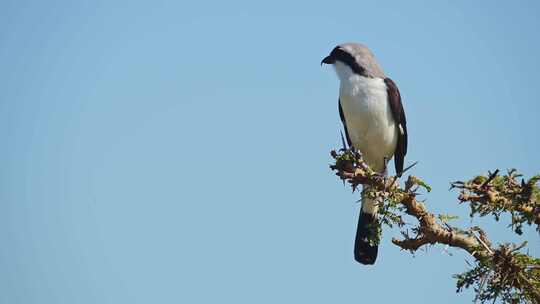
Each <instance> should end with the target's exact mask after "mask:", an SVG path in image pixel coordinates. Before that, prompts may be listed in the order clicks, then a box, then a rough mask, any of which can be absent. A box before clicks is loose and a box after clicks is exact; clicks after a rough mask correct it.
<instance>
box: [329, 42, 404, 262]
mask: <svg viewBox="0 0 540 304" xmlns="http://www.w3.org/2000/svg"><path fill="white" fill-rule="evenodd" d="M323 64H328V65H333V67H334V69H335V71H336V74H337V76H338V78H339V81H340V86H339V98H338V111H339V116H340V118H341V122H342V123H343V129H344V131H345V136H346V140H347V144H348V146H349V148H351V149H355V150H357V151H359V152H360V153H361V155H362V157H363V159H364V161H365V162H366V163H367V165H368V166H369V167H370V168H371V169H372V170H373V171H375V172H378V173H380V174H384V175H386V174H387V163H388V161H389V160H390V159H391V158H392V157H394V165H395V170H396V175H397V176H398V177H400V176H401V174H402V172H403V164H404V162H405V155H406V154H407V141H408V134H407V121H406V118H405V110H404V109H403V104H402V101H401V95H400V93H399V90H398V87H397V85H396V83H395V82H394V81H393V80H392V79H390V78H388V77H386V76H385V74H384V72H383V70H382V68H381V67H380V65H379V64H378V63H377V60H376V59H375V56H374V55H373V53H372V52H371V51H370V50H369V49H368V48H367V47H366V46H365V45H363V44H359V43H343V44H339V45H337V46H336V47H335V48H334V49H333V50H332V51H331V52H330V54H329V55H328V56H326V57H325V58H324V59H323V60H322V61H321V65H323ZM366 189H367V188H366V186H364V189H363V191H362V199H361V202H362V207H361V209H360V214H359V217H358V226H357V229H356V238H355V243H354V259H355V260H356V261H357V262H359V263H361V264H364V265H373V264H375V261H376V259H377V254H378V244H374V242H370V241H369V240H370V239H373V237H374V235H373V234H374V233H378V232H377V231H376V229H373V227H376V226H374V225H378V219H377V211H378V207H379V206H378V203H377V202H376V201H375V200H373V199H371V198H368V197H367V195H365V193H366Z"/></svg>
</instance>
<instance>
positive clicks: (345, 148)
mask: <svg viewBox="0 0 540 304" xmlns="http://www.w3.org/2000/svg"><path fill="white" fill-rule="evenodd" d="M339 134H341V145H342V146H343V148H341V149H342V150H343V151H345V150H347V145H346V144H345V138H344V137H343V131H341V130H339Z"/></svg>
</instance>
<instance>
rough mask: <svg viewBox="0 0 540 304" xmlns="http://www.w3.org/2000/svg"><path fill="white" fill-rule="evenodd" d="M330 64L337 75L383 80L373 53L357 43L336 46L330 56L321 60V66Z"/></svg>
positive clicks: (382, 74) (382, 73)
mask: <svg viewBox="0 0 540 304" xmlns="http://www.w3.org/2000/svg"><path fill="white" fill-rule="evenodd" d="M323 63H324V64H331V65H333V66H334V67H335V68H336V72H337V73H338V75H339V76H340V78H341V76H342V74H350V73H354V74H357V75H360V76H364V77H380V78H384V72H383V71H382V69H381V68H380V67H379V64H378V63H377V61H376V60H375V56H373V53H371V51H370V50H369V49H368V48H367V47H366V46H364V45H362V44H358V43H343V44H340V45H338V46H336V47H335V48H334V49H333V50H332V52H330V55H328V56H326V57H324V58H323V60H322V61H321V65H322V64H323Z"/></svg>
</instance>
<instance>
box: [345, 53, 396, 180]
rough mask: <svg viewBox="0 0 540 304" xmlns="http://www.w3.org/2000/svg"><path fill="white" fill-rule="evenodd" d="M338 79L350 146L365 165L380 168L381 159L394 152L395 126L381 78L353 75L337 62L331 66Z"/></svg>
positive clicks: (380, 170)
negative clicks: (361, 157) (361, 156)
mask: <svg viewBox="0 0 540 304" xmlns="http://www.w3.org/2000/svg"><path fill="white" fill-rule="evenodd" d="M334 66H335V67H336V72H337V74H338V76H339V78H340V80H341V85H340V90H339V98H340V100H341V107H342V109H343V114H344V116H345V122H346V124H347V130H348V132H349V136H350V138H351V141H352V144H353V146H354V147H355V148H356V149H358V150H360V152H361V153H362V155H363V156H364V159H365V160H366V162H367V163H368V164H369V166H370V167H371V168H372V169H373V170H375V171H378V172H382V171H383V170H384V159H385V157H386V158H387V160H390V158H391V157H392V156H393V155H394V151H395V150H396V144H397V137H398V133H397V132H398V129H397V126H396V124H395V121H394V118H393V116H392V111H391V109H390V104H389V103H388V99H387V92H386V84H385V83H384V80H383V79H381V78H368V77H363V76H359V75H356V74H354V73H352V71H350V69H349V68H348V67H347V66H345V65H344V64H342V63H340V62H336V64H335V65H334Z"/></svg>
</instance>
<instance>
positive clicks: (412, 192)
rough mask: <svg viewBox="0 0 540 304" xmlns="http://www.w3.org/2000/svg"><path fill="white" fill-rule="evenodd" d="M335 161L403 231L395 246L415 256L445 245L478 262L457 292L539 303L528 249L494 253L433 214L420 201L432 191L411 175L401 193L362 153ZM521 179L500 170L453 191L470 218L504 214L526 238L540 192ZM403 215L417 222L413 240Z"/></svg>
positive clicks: (539, 281)
mask: <svg viewBox="0 0 540 304" xmlns="http://www.w3.org/2000/svg"><path fill="white" fill-rule="evenodd" d="M331 155H332V157H333V158H334V159H335V164H333V165H331V166H330V167H331V169H332V170H334V171H335V172H336V175H337V176H338V177H340V178H341V179H342V180H343V181H346V182H348V183H349V184H350V185H351V187H352V189H353V191H354V190H355V189H357V187H358V186H359V185H369V186H370V187H366V188H364V191H368V193H364V195H369V196H370V197H372V198H375V199H377V200H378V202H379V206H380V208H379V211H378V213H379V219H380V222H381V223H382V224H386V225H388V226H390V227H392V226H393V225H397V226H398V227H400V228H402V232H401V234H402V235H403V238H402V239H398V238H393V239H392V243H394V244H395V245H397V246H399V247H401V248H402V249H405V250H408V251H411V252H414V251H416V250H418V249H419V248H420V247H422V246H425V245H433V244H437V243H438V244H445V245H448V246H452V247H457V248H461V249H463V250H465V251H467V252H468V253H469V254H470V255H472V256H473V257H474V258H475V260H476V267H474V268H473V269H472V270H469V271H467V272H464V273H462V274H458V275H456V276H455V277H456V278H457V289H458V291H461V290H463V289H464V288H469V287H470V286H474V288H475V291H476V293H477V294H476V300H480V301H481V302H482V303H484V302H487V301H495V300H496V299H497V298H499V299H501V300H503V301H504V302H505V303H520V302H521V303H540V259H537V258H534V257H530V256H528V255H526V254H523V253H520V252H519V250H520V249H521V248H522V247H524V246H525V244H522V245H521V246H516V245H511V244H501V245H499V246H498V247H493V246H492V244H491V242H490V241H489V239H488V237H487V234H486V233H485V232H484V231H483V230H482V229H481V228H479V227H472V228H469V229H468V230H462V229H459V228H457V227H453V226H450V225H449V224H448V223H447V220H449V219H452V218H453V217H452V216H448V215H438V216H435V215H434V214H433V213H430V212H429V211H428V210H427V209H426V207H425V205H424V204H423V203H422V202H420V201H418V199H417V195H418V191H419V190H420V189H425V190H426V191H427V192H429V191H431V188H430V187H429V186H428V185H427V184H426V183H425V182H424V181H422V180H421V179H419V178H417V177H415V176H412V175H411V176H409V177H408V178H407V180H406V181H405V184H404V186H403V187H402V186H400V184H399V182H396V179H397V178H396V177H394V178H390V179H387V178H385V177H384V176H382V175H381V174H378V173H376V172H373V171H372V170H371V169H370V168H369V167H368V166H367V165H366V163H365V162H364V161H363V160H362V156H361V155H360V154H359V153H358V152H354V151H350V150H341V151H340V152H335V151H332V152H331ZM520 177H521V175H519V174H517V173H516V171H515V170H510V171H509V172H508V175H504V176H500V175H499V171H498V170H497V171H495V172H493V173H491V174H490V175H489V176H488V177H486V176H477V177H475V178H474V179H473V180H471V181H467V182H454V183H452V187H453V188H457V189H460V190H461V193H460V195H459V201H460V202H469V204H470V206H471V216H473V215H476V214H478V215H480V216H484V215H487V214H493V215H494V216H495V217H496V219H498V218H499V216H500V215H501V213H502V212H510V213H511V214H512V226H513V227H514V230H515V231H516V232H517V233H521V227H522V224H523V223H528V224H532V223H534V224H536V225H537V227H539V226H538V225H539V223H540V207H539V198H540V194H539V193H540V190H539V188H538V186H537V182H538V181H540V175H538V176H534V177H532V178H531V179H529V180H528V181H524V180H521V182H518V181H517V179H518V178H520ZM404 214H407V215H410V216H412V217H414V218H416V219H417V220H418V225H417V226H415V227H414V228H412V229H410V231H412V232H413V233H414V235H412V236H411V235H409V230H405V231H403V227H404V223H405V222H404V221H403V218H402V215H404ZM381 223H380V224H381ZM380 224H379V225H380ZM380 230H381V229H378V230H377V231H380ZM377 239H379V237H377Z"/></svg>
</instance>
